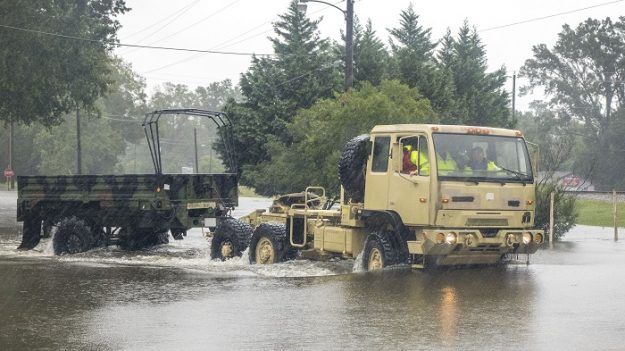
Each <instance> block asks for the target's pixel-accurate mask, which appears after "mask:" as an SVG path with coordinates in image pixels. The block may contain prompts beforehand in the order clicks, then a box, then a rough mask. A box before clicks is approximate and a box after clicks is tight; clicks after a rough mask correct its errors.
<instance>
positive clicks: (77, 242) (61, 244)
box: [52, 217, 93, 255]
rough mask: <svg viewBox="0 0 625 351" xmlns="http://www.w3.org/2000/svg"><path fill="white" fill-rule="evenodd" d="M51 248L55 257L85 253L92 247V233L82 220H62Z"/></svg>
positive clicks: (71, 218) (74, 218)
mask: <svg viewBox="0 0 625 351" xmlns="http://www.w3.org/2000/svg"><path fill="white" fill-rule="evenodd" d="M52 246H53V248H54V254H55V255H64V254H70V255H71V254H76V253H80V252H85V251H87V250H89V249H91V248H92V247H93V236H92V231H91V229H90V228H89V227H88V226H87V225H86V223H85V221H84V220H81V219H78V218H76V217H69V218H64V219H63V220H61V223H60V224H59V228H58V230H57V231H56V234H55V235H54V238H53V239H52Z"/></svg>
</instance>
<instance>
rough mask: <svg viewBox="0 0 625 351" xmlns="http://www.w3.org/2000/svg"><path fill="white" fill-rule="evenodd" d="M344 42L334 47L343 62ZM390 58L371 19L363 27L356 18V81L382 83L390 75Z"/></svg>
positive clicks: (335, 52)
mask: <svg viewBox="0 0 625 351" xmlns="http://www.w3.org/2000/svg"><path fill="white" fill-rule="evenodd" d="M344 38H345V37H344V36H343V39H344ZM344 42H345V41H343V42H342V43H341V44H336V45H335V49H334V54H335V56H336V57H340V58H341V59H342V61H343V62H345V45H344V44H343V43H344ZM389 59H390V55H389V53H388V51H386V47H385V45H384V43H383V42H382V40H380V39H379V38H378V37H377V34H376V32H375V30H373V25H372V24H371V19H369V20H367V24H366V25H365V27H364V28H363V27H362V26H361V25H360V22H359V21H358V18H356V19H355V20H354V83H358V82H365V81H366V82H370V83H371V84H373V85H376V86H377V85H380V83H381V82H382V80H383V79H384V78H385V77H386V76H387V75H388V72H387V71H388V66H389V64H388V61H389ZM343 66H344V65H343ZM341 69H343V67H341Z"/></svg>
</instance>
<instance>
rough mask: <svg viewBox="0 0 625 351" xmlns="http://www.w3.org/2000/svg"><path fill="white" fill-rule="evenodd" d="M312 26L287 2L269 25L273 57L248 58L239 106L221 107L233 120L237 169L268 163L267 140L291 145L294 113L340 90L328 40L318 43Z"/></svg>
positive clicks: (235, 104)
mask: <svg viewBox="0 0 625 351" xmlns="http://www.w3.org/2000/svg"><path fill="white" fill-rule="evenodd" d="M317 24H318V21H311V20H309V19H308V18H306V16H305V15H304V14H303V13H302V12H301V11H299V10H298V8H297V1H292V2H291V4H290V6H289V8H288V10H287V12H286V13H285V14H283V15H280V20H279V21H278V22H276V23H274V32H275V34H276V37H273V38H270V40H271V41H272V43H273V48H274V53H275V57H273V58H268V57H262V58H259V57H253V58H252V64H251V66H250V68H249V70H248V71H247V72H245V73H244V74H243V75H242V77H241V81H240V86H241V93H242V94H243V97H244V102H242V103H237V102H236V101H234V100H230V101H229V102H228V103H226V106H225V108H224V109H225V111H226V112H227V113H228V114H229V115H230V117H231V119H232V120H233V121H234V126H235V131H234V135H235V147H236V149H237V150H239V152H237V159H238V160H237V161H238V164H239V165H254V164H258V163H260V162H262V161H264V160H267V159H269V158H270V155H269V154H268V153H267V152H268V150H267V145H266V140H267V137H268V136H273V137H275V138H276V139H277V140H279V141H280V142H281V143H286V144H289V143H291V142H292V140H291V136H290V134H289V133H288V132H287V126H288V125H289V123H291V121H292V119H293V116H294V115H295V114H296V112H297V110H298V109H302V108H308V107H310V106H312V105H313V104H314V103H315V101H317V100H318V99H320V98H327V97H330V96H332V94H333V92H334V91H335V90H337V89H338V88H339V87H340V86H341V81H340V76H339V74H338V72H337V70H336V68H335V67H334V66H333V65H332V56H331V54H330V47H329V44H328V41H327V40H323V39H320V37H319V34H318V29H317Z"/></svg>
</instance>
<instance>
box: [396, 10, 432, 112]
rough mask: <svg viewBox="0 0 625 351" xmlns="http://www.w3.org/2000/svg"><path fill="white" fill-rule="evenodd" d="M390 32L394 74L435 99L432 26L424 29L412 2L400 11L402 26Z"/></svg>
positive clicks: (426, 95)
mask: <svg viewBox="0 0 625 351" xmlns="http://www.w3.org/2000/svg"><path fill="white" fill-rule="evenodd" d="M388 31H389V33H390V35H391V38H390V40H389V43H390V46H391V52H392V54H393V72H392V74H391V77H392V78H394V79H399V80H400V81H401V82H402V83H405V84H407V85H408V86H410V87H416V88H417V89H419V91H420V92H421V93H422V94H423V95H424V96H425V97H426V98H428V99H430V100H431V101H434V100H435V96H434V90H433V89H432V87H433V85H432V83H433V79H434V74H435V67H434V57H433V55H434V48H436V43H433V42H432V40H431V29H430V28H427V29H425V28H423V26H422V25H421V24H420V23H419V15H417V14H416V13H415V12H414V9H413V7H412V4H410V5H409V6H408V9H406V10H403V11H402V12H401V13H400V21H399V27H398V28H392V29H389V30H388Z"/></svg>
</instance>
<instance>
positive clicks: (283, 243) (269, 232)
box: [250, 223, 288, 264]
mask: <svg viewBox="0 0 625 351" xmlns="http://www.w3.org/2000/svg"><path fill="white" fill-rule="evenodd" d="M287 253H288V245H287V238H286V226H285V225H284V224H278V223H263V224H261V225H259V226H258V227H257V228H256V230H255V231H254V235H252V240H251V242H250V263H251V264H272V263H279V262H284V261H286V260H287V257H286V256H287Z"/></svg>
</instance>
